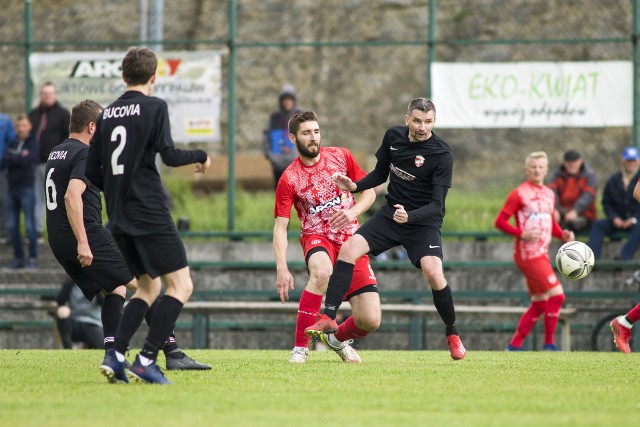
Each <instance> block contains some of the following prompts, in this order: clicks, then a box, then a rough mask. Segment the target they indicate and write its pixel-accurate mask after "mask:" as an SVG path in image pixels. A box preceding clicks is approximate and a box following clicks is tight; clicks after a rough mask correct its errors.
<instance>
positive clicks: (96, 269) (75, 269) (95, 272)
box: [51, 239, 133, 300]
mask: <svg viewBox="0 0 640 427" xmlns="http://www.w3.org/2000/svg"><path fill="white" fill-rule="evenodd" d="M90 247H91V253H92V254H93V261H92V262H91V265H90V266H88V267H82V266H81V265H80V263H79V262H78V260H77V259H69V258H68V254H69V252H68V251H66V252H65V253H64V254H57V253H56V252H57V250H56V249H55V247H54V246H52V247H51V249H52V250H53V253H54V255H55V256H56V258H58V261H59V262H60V265H62V268H64V270H65V271H66V272H67V274H68V275H69V277H71V280H73V281H74V282H75V283H76V284H77V285H78V287H79V288H80V289H81V290H82V293H83V294H84V296H85V297H87V299H89V300H92V299H93V297H95V296H96V294H97V293H98V292H100V291H102V290H104V291H107V292H113V290H114V289H116V288H117V287H118V286H121V285H126V284H127V283H129V282H130V281H131V280H133V274H131V271H130V270H129V267H128V266H127V263H126V262H125V260H124V258H123V256H122V254H121V253H120V250H119V249H118V245H116V242H115V241H114V240H113V239H110V240H107V241H103V242H102V243H101V244H99V245H95V244H94V245H90ZM74 251H77V248H75V249H74ZM65 257H66V259H65Z"/></svg>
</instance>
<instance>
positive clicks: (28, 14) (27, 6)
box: [24, 0, 33, 113]
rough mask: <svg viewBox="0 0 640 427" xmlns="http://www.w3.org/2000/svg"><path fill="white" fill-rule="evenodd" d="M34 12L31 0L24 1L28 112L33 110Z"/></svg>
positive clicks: (25, 89) (25, 97)
mask: <svg viewBox="0 0 640 427" xmlns="http://www.w3.org/2000/svg"><path fill="white" fill-rule="evenodd" d="M32 18H33V14H32V11H31V0H25V1H24V110H25V113H28V112H29V110H31V98H32V97H33V86H32V84H31V67H30V66H29V58H30V57H31V44H32V42H33V33H32V28H31V20H32Z"/></svg>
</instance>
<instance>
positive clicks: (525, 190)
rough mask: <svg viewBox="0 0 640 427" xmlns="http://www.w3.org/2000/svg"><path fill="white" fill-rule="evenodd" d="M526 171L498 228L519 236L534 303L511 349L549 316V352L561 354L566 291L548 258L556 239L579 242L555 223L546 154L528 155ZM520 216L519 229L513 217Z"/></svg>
mask: <svg viewBox="0 0 640 427" xmlns="http://www.w3.org/2000/svg"><path fill="white" fill-rule="evenodd" d="M524 170H525V172H526V174H527V180H526V181H525V182H524V183H522V184H520V185H519V186H518V187H517V188H516V189H515V190H513V191H512V192H511V193H509V196H508V197H507V200H506V201H505V203H504V206H503V207H502V209H501V210H500V213H499V214H498V216H497V218H496V221H495V225H496V227H497V228H498V229H499V230H500V231H502V232H503V233H506V234H509V235H511V236H514V237H515V238H516V240H515V244H514V247H515V248H514V252H513V260H514V261H515V263H516V266H517V267H518V270H520V271H521V272H522V274H523V275H524V277H525V278H526V279H527V288H528V289H529V296H530V298H531V305H529V308H528V309H527V311H525V312H524V314H523V315H522V317H521V318H520V322H518V327H517V328H516V332H515V334H514V335H513V338H512V339H511V342H510V343H509V345H508V346H507V350H508V351H521V350H522V343H523V341H524V339H525V338H526V337H527V335H529V332H531V329H532V328H533V326H534V325H535V324H536V322H537V321H538V318H539V317H540V316H541V315H543V314H544V347H543V349H544V350H548V351H557V350H558V348H557V347H556V345H555V343H554V334H555V331H556V326H557V325H558V317H559V313H560V309H561V308H562V304H563V303H564V299H565V297H564V290H563V289H562V284H561V283H560V281H559V280H558V277H557V276H556V273H555V272H554V271H553V267H552V266H551V261H550V260H549V243H551V238H552V237H557V238H560V239H562V240H564V241H565V242H568V241H571V240H573V239H574V235H573V232H572V231H570V230H562V229H561V228H560V225H558V223H557V222H556V221H555V219H554V216H553V213H554V210H555V194H554V193H553V190H551V189H550V188H549V187H547V186H545V185H544V178H545V176H546V175H547V172H548V170H549V166H548V159H547V154H546V153H545V152H544V151H536V152H533V153H531V154H529V155H528V156H527V160H526V161H525V167H524ZM512 216H514V217H515V219H516V223H515V226H513V225H511V224H510V223H509V218H511V217H512Z"/></svg>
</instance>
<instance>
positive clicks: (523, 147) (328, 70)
mask: <svg viewBox="0 0 640 427" xmlns="http://www.w3.org/2000/svg"><path fill="white" fill-rule="evenodd" d="M631 4H632V2H630V1H623V2H612V3H611V4H607V7H606V8H602V7H601V4H600V2H597V1H595V0H588V1H562V0H553V1H546V0H529V1H525V0H491V1H483V2H477V1H472V0H447V1H438V2H437V9H436V17H435V22H436V28H435V30H436V31H435V32H436V39H437V41H438V43H437V44H436V45H435V47H434V49H435V54H436V55H435V57H436V59H437V60H439V61H454V62H473V61H521V60H533V61H585V60H630V58H631V43H630V42H626V41H625V42H620V43H593V44H584V43H565V44H563V43H551V44H544V45H540V44H531V43H525V44H512V43H501V44H490V43H487V44H480V45H478V44H464V43H454V42H453V41H454V40H456V39H473V40H483V41H491V40H500V39H510V38H518V39H548V38H579V37H588V38H592V39H593V38H622V39H624V40H630V38H631V37H630V34H631V17H632V11H631ZM237 5H238V19H237V35H238V43H239V46H240V47H239V49H238V57H237V75H236V78H237V108H238V115H237V117H238V125H237V134H236V142H237V146H238V150H239V151H242V152H251V151H257V150H258V149H259V144H260V141H261V138H262V132H261V131H262V129H263V127H264V126H265V123H266V121H267V118H268V115H269V113H270V112H271V111H272V110H273V109H274V108H276V99H277V94H278V91H279V89H280V87H281V85H282V84H283V83H292V84H294V85H295V86H296V87H297V89H298V92H299V106H300V107H302V108H308V109H313V110H315V111H317V112H318V113H319V115H320V120H321V125H322V130H323V137H324V142H325V143H326V144H329V145H344V146H347V147H349V148H351V149H352V150H353V151H357V152H360V153H362V154H363V155H365V156H366V155H369V156H371V155H372V154H373V153H374V152H375V150H376V148H377V146H378V145H379V143H380V140H381V137H382V134H383V132H384V130H385V129H386V128H387V127H388V126H390V125H393V124H398V123H402V121H403V116H404V109H405V108H406V105H407V103H408V101H409V100H410V99H411V98H413V97H415V96H424V95H425V94H426V88H427V74H428V73H427V69H426V65H425V64H426V63H427V55H428V52H429V47H428V46H426V45H425V44H424V43H420V42H419V41H420V40H424V39H426V35H427V33H428V25H429V13H428V1H427V0H377V1H370V0H347V1H345V0H325V1H321V2H319V1H315V0H296V1H295V2H291V1H285V0H239V1H237ZM138 8H139V2H136V1H126V0H114V1H108V2H104V1H98V0H86V1H83V2H77V1H75V0H56V1H53V0H42V1H37V2H33V17H34V20H33V39H34V41H36V42H45V44H40V45H38V46H36V47H35V48H34V51H61V50H85V49H86V50H100V49H109V50H122V49H124V48H126V47H127V46H128V45H129V44H131V43H135V40H137V39H138V34H139V10H138ZM594 10H598V13H593V11H594ZM228 27H229V26H228V22H227V1H225V0H211V1H204V0H181V1H165V25H164V32H165V38H166V39H171V40H200V41H202V40H205V41H207V42H203V43H200V44H198V43H196V44H192V43H186V42H183V43H172V44H166V45H165V49H223V50H225V49H226V45H225V38H226V37H227V34H228ZM23 33H24V17H23V4H22V2H21V1H12V2H3V13H2V15H1V16H0V40H1V41H6V42H19V41H20V40H22V38H23ZM385 40H391V41H394V42H407V43H410V44H405V45H401V44H395V45H391V46H389V45H378V44H376V42H379V41H385ZM344 41H353V42H370V43H371V44H369V45H364V44H358V45H355V46H344V45H341V44H340V43H341V42H344ZM78 42H81V43H85V44H83V45H77V44H76V45H74V44H73V43H78ZM89 42H99V43H100V44H95V45H92V44H90V43H89ZM285 42H301V43H312V42H323V43H325V45H323V46H321V47H316V46H309V45H300V46H289V47H286V46H269V47H266V46H264V45H262V44H261V43H285ZM61 43H65V44H61ZM0 52H1V53H2V55H3V61H2V64H0V88H2V91H3V96H2V98H1V101H0V111H4V112H8V113H11V114H15V113H18V112H20V111H21V110H22V109H23V108H24V49H23V47H22V46H21V45H20V44H17V45H6V44H3V45H0ZM227 67H228V56H226V55H225V56H224V63H223V73H224V81H226V80H227V78H228V73H227V71H228V68H227ZM223 92H224V96H225V99H224V101H223V102H226V96H227V91H226V87H225V88H224V91H223ZM68 107H69V106H68ZM611 114H615V111H612V112H611ZM222 121H223V123H222V125H223V129H222V132H223V134H222V135H223V141H222V143H221V144H220V145H217V146H215V147H213V146H211V147H208V150H209V151H211V152H218V153H225V152H226V150H227V142H228V141H227V122H228V117H227V110H226V108H223V117H222ZM438 132H440V134H441V135H442V136H444V137H445V139H446V140H448V141H449V142H450V143H451V145H452V146H453V148H454V151H455V154H456V167H455V171H454V174H455V175H454V186H455V187H458V188H459V187H468V188H472V189H480V190H487V189H493V188H501V189H502V188H504V187H505V186H506V187H510V186H512V185H513V184H515V183H517V182H519V181H521V180H522V172H521V165H522V161H523V159H524V156H525V155H526V153H528V152H531V151H534V150H538V149H543V150H546V151H548V152H549V154H550V156H551V164H552V166H555V165H557V164H558V163H559V162H560V156H561V153H562V152H563V151H564V150H565V149H567V148H569V147H572V148H579V149H580V150H582V151H583V152H584V153H585V155H586V157H587V159H588V160H589V161H590V162H591V163H592V165H593V166H594V168H595V169H596V172H597V173H598V176H599V178H600V180H601V182H604V180H605V179H606V177H608V175H609V174H610V173H611V172H612V171H613V170H615V169H616V168H617V167H618V154H619V152H620V150H621V149H622V148H623V147H624V146H625V145H628V144H629V143H630V138H631V131H630V129H628V128H593V129H573V128H567V129H500V130H448V129H439V130H438ZM239 167H242V165H239Z"/></svg>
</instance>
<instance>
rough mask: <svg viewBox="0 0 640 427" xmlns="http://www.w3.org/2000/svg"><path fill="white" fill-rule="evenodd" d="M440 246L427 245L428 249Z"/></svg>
mask: <svg viewBox="0 0 640 427" xmlns="http://www.w3.org/2000/svg"><path fill="white" fill-rule="evenodd" d="M439 247H440V246H433V245H429V249H434V248H439Z"/></svg>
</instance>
